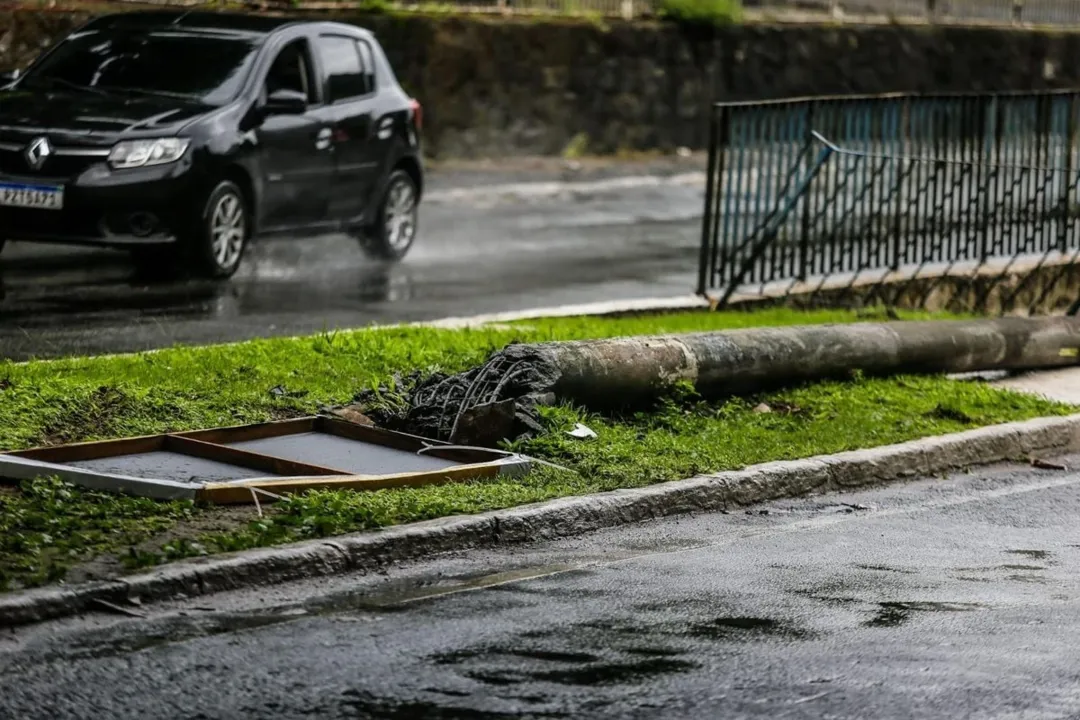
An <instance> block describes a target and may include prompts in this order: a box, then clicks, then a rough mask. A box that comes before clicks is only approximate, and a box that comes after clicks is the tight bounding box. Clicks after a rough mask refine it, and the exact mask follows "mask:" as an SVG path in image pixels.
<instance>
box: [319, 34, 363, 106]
mask: <svg viewBox="0 0 1080 720" xmlns="http://www.w3.org/2000/svg"><path fill="white" fill-rule="evenodd" d="M319 59H320V60H321V61H322V66H323V72H324V73H326V94H327V100H328V101H329V102H332V103H334V102H341V101H342V100H350V99H353V98H358V97H363V96H364V95H367V94H369V93H370V92H371V88H370V78H369V75H368V73H367V72H366V71H365V68H364V65H363V63H362V61H361V56H360V47H359V43H357V41H356V40H354V39H353V38H350V37H345V36H342V35H323V36H321V37H320V38H319Z"/></svg>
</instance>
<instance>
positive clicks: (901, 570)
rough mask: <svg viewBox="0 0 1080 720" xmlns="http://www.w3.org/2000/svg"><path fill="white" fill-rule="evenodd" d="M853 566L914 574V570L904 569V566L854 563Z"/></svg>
mask: <svg viewBox="0 0 1080 720" xmlns="http://www.w3.org/2000/svg"><path fill="white" fill-rule="evenodd" d="M855 567H857V568H859V569H860V570H876V571H878V572H889V573H899V574H901V575H915V574H917V573H916V571H915V570H905V569H904V568H895V567H889V566H888V565H856V566H855Z"/></svg>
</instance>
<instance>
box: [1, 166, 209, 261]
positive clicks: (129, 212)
mask: <svg viewBox="0 0 1080 720" xmlns="http://www.w3.org/2000/svg"><path fill="white" fill-rule="evenodd" d="M0 183H17V184H21V185H38V186H62V187H63V188H64V199H63V207H62V208H61V209H57V210H44V209H29V208H15V207H5V206H0V237H2V238H4V239H8V240H28V241H35V242H56V243H70V244H78V245H99V246H116V247H125V246H127V247H130V246H138V245H162V244H169V243H174V242H176V241H177V239H178V238H179V237H181V236H182V234H183V231H184V229H185V228H186V227H189V226H190V225H191V220H192V217H191V212H193V211H194V208H195V207H196V204H195V199H196V192H197V187H198V185H197V182H196V180H195V173H194V172H193V171H192V167H191V160H190V156H185V157H184V158H181V159H180V160H179V161H178V162H175V163H171V164H169V165H160V166H157V167H149V168H136V169H132V170H112V169H111V168H110V167H109V166H108V164H107V163H106V162H105V159H104V158H91V159H88V161H87V166H86V167H84V168H81V169H80V170H79V172H78V173H77V174H73V175H69V176H66V177H64V176H56V175H53V174H48V173H43V174H39V175H28V174H25V173H13V172H5V171H4V168H3V166H0Z"/></svg>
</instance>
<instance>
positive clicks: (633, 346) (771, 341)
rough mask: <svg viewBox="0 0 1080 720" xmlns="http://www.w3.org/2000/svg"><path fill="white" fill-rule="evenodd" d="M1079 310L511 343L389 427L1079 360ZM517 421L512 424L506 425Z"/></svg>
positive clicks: (439, 381) (479, 428)
mask: <svg viewBox="0 0 1080 720" xmlns="http://www.w3.org/2000/svg"><path fill="white" fill-rule="evenodd" d="M1078 348H1080V319H1077V318H1073V317H1045V318H998V319H980V320H958V321H927V322H885V323H855V324H844V325H809V326H792V327H773V328H753V329H746V330H729V331H720V332H706V333H693V334H686V335H670V336H642V337H626V338H614V339H607V340H587V341H578V342H552V343H540V344H535V345H532V344H520V345H510V346H508V347H507V348H505V349H504V350H502V351H500V352H498V353H496V354H495V355H493V356H492V358H491V359H490V360H489V361H488V362H487V363H485V364H484V365H483V366H482V367H479V368H476V369H474V370H471V371H469V372H466V373H463V374H461V375H455V376H451V377H438V378H432V379H431V380H429V381H428V382H425V383H422V384H421V385H420V386H419V387H417V388H416V389H415V390H414V392H413V393H412V396H411V400H410V407H409V408H408V410H407V412H406V413H404V415H403V416H401V417H399V418H396V421H394V422H392V425H394V426H395V427H397V428H399V429H404V430H407V431H408V432H416V433H422V434H427V435H431V436H436V437H439V438H448V439H450V440H451V441H452V442H460V443H469V442H473V443H477V444H482V443H490V442H492V441H493V440H497V439H501V438H505V437H515V436H517V435H520V434H521V432H522V431H523V430H527V427H523V425H522V423H523V422H524V423H525V425H528V419H529V418H528V415H529V410H530V406H531V405H535V404H537V403H550V402H553V401H556V400H557V401H563V402H571V403H575V404H580V405H584V406H586V407H588V408H590V409H594V410H617V409H624V408H631V407H641V406H643V405H647V404H648V403H649V402H653V401H655V400H657V399H658V398H660V397H662V396H663V395H664V394H665V393H666V392H669V391H670V388H671V385H672V383H673V382H676V381H680V380H682V381H688V382H690V383H692V384H693V386H694V387H695V389H696V390H697V391H698V392H699V393H700V394H701V395H703V396H705V397H709V398H716V397H723V396H727V395H741V394H749V393H754V392H758V391H761V390H766V389H770V388H775V387H779V386H785V385H792V384H797V383H801V382H806V381H812V380H825V379H838V378H844V377H849V376H850V374H851V372H852V371H855V370H860V371H862V372H863V373H865V374H867V375H888V374H899V373H955V372H969V371H977V370H1019V369H1034V368H1049V367H1060V366H1065V365H1073V364H1076V363H1077V361H1078V359H1077V351H1078ZM512 427H513V430H512V429H511V428H512Z"/></svg>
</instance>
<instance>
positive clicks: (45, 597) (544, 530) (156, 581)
mask: <svg viewBox="0 0 1080 720" xmlns="http://www.w3.org/2000/svg"><path fill="white" fill-rule="evenodd" d="M1077 449H1080V415H1070V416H1068V417H1056V418H1039V419H1036V420H1029V421H1026V422H1016V423H1008V424H1005V425H995V426H992V427H986V428H980V429H978V430H970V431H967V432H962V433H957V434H954V435H946V436H942V437H933V438H926V439H922V440H914V441H911V442H907V443H902V444H900V445H891V446H886V447H880V448H874V449H870V450H857V451H854V452H846V453H839V454H837V455H829V456H823V457H816V458H808V459H805V460H794V461H790V462H774V463H768V464H765V465H758V466H754V467H749V468H746V469H745V470H739V471H731V472H721V473H716V474H713V475H705V476H701V477H696V478H692V479H690V480H682V481H676V482H668V483H661V484H658V485H653V486H651V487H646V488H640V489H635V490H618V491H615V492H609V493H600V494H597V495H587V496H582V497H571V498H563V499H560V500H553V501H551V502H545V503H539V504H536V505H527V506H524V507H518V508H512V509H508V510H499V511H494V512H488V513H483V514H480V515H468V516H456V517H448V518H443V519H439V520H433V521H428V522H422V523H415V524H412V525H405V526H399V527H394V528H389V529H387V530H383V531H376V532H367V533H359V534H356V535H348V536H343V537H338V538H332V539H327V540H318V541H309V542H304V543H297V544H294V545H289V546H284V547H279V548H269V549H265V550H254V551H250V552H244V553H239V554H235V555H221V556H214V557H208V558H196V559H192V560H184V561H181V562H177V563H174V564H172V565H167V566H165V567H162V568H160V569H156V570H153V571H151V572H148V573H145V574H142V575H135V576H131V577H127V578H124V579H122V580H115V581H111V582H97V583H88V584H86V585H81V586H76V587H70V588H42V589H36V590H27V591H22V592H18V593H11V594H9V595H4V596H0V627H3V626H14V625H20V624H26V623H31V622H37V621H41V620H46V619H49V618H56V617H62V616H67V615H74V614H79V613H84V612H89V611H92V610H93V609H94V608H95V606H96V605H99V604H100V602H101V601H105V602H111V603H115V604H118V605H125V604H128V603H129V599H130V598H135V597H137V598H139V600H140V601H141V602H142V603H143V604H146V603H150V602H155V601H161V600H166V599H169V598H173V597H176V596H178V595H180V594H183V595H185V596H189V597H190V596H194V595H204V594H210V593H214V592H221V591H225V590H233V589H237V588H242V587H257V586H266V585H271V584H275V583H283V582H289V581H293V580H301V579H305V578H311V577H320V576H327V575H333V574H340V573H346V572H367V571H371V570H374V569H377V568H378V567H379V566H381V565H384V564H387V563H392V562H403V561H408V560H416V559H419V558H423V557H428V556H432V555H437V554H440V553H447V552H454V551H462V550H468V549H471V548H480V547H492V546H496V545H501V544H508V543H521V542H530V541H535V540H540V539H548V538H555V537H565V536H570V535H576V534H580V533H584V532H590V531H593V530H598V529H601V528H607V527H613V526H616V525H621V524H624V523H630V522H638V521H641V520H647V519H652V518H659V517H664V516H669V515H676V514H680V513H692V512H709V511H716V510H724V509H727V508H731V507H735V506H739V505H746V504H750V503H757V502H764V501H767V500H774V499H777V498H781V497H790V496H796V495H805V494H810V493H820V492H826V491H829V490H836V489H843V488H851V487H856V486H861V485H870V484H874V483H883V482H891V481H896V480H903V479H907V478H912V477H917V476H925V475H932V474H935V473H940V472H945V471H948V470H953V469H956V468H960V467H968V466H972V465H977V464H988V463H994V462H1001V461H1005V460H1017V459H1022V458H1024V457H1035V456H1051V455H1054V454H1060V453H1066V452H1070V451H1074V450H1077Z"/></svg>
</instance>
